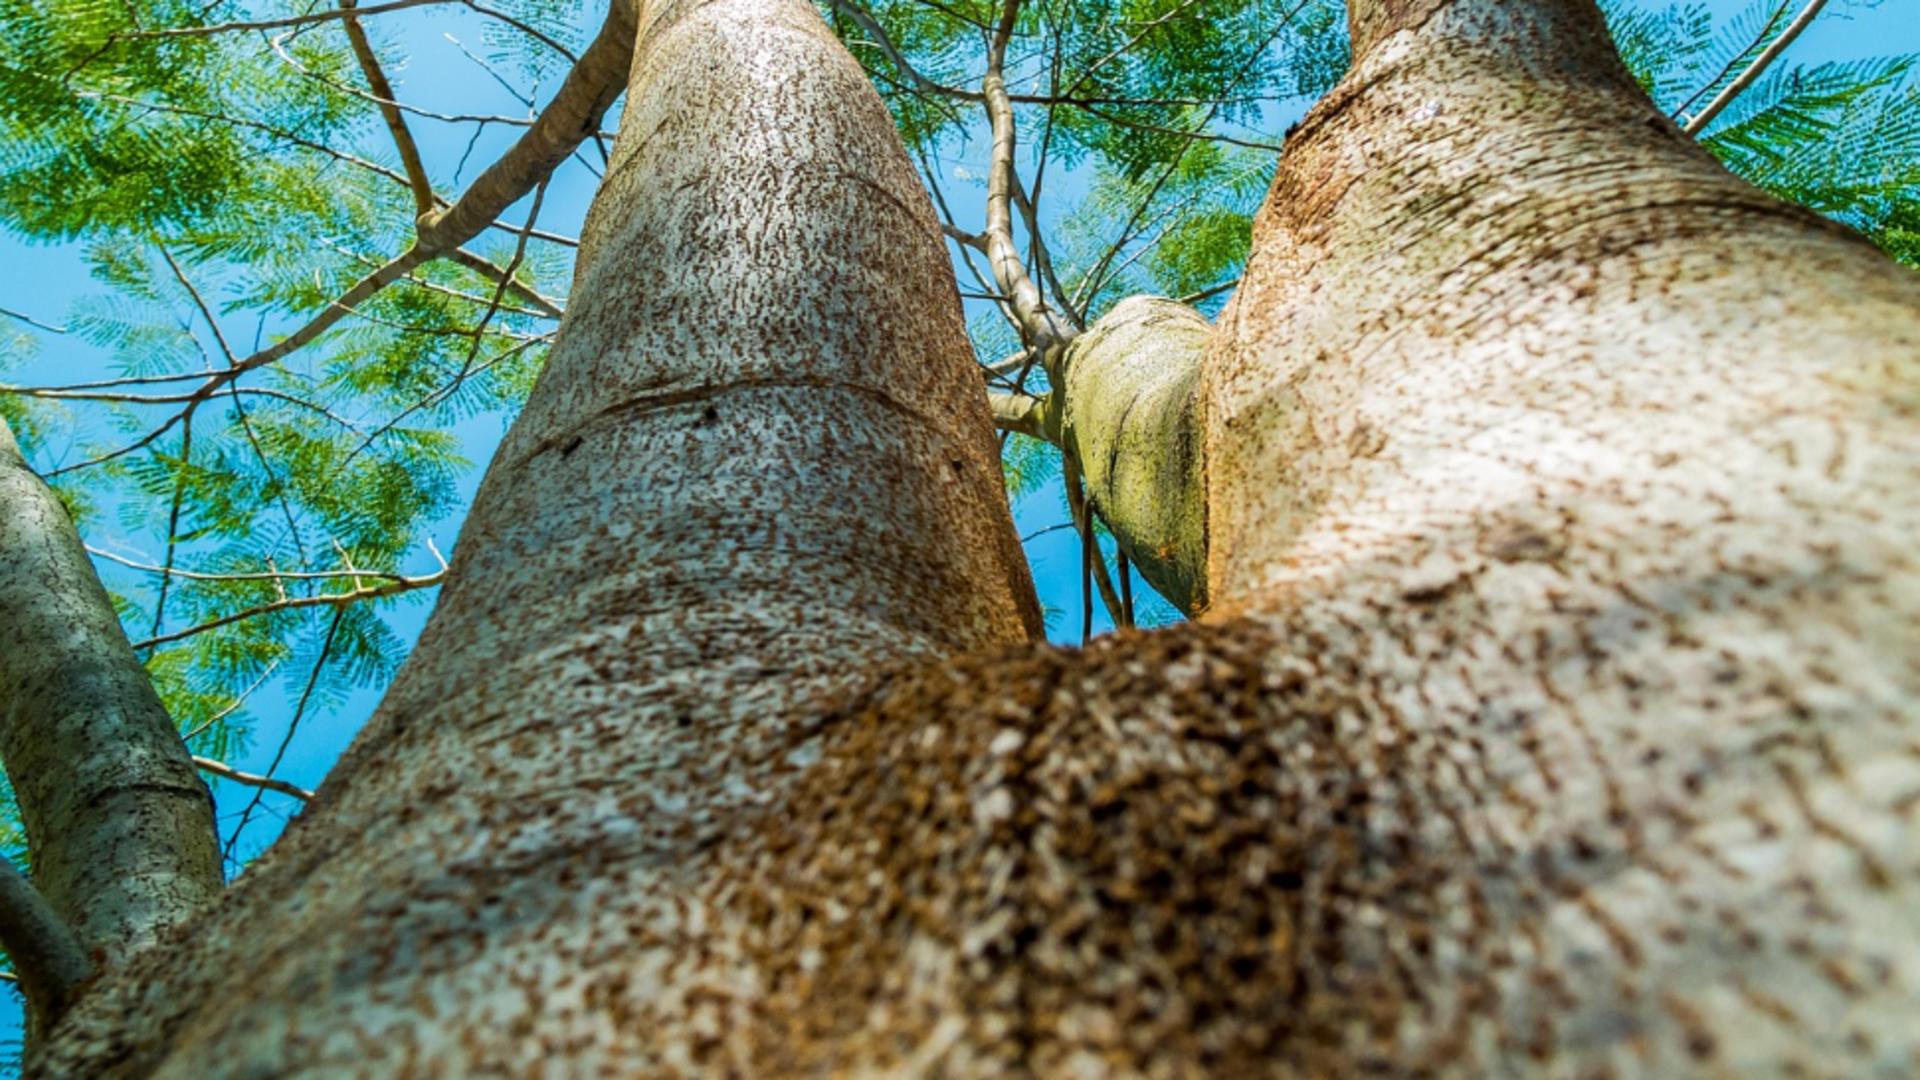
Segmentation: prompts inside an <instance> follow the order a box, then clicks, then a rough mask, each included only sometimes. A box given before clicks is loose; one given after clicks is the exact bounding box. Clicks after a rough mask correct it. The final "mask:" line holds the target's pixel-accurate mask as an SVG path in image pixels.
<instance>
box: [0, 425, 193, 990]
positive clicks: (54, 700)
mask: <svg viewBox="0 0 1920 1080" xmlns="http://www.w3.org/2000/svg"><path fill="white" fill-rule="evenodd" d="M0 759H4V762H5V767H6V771H7V776H8V778H9V779H10V780H11V781H12V782H13V787H14V793H15V795H16V796H17V798H18V800H19V805H20V817H21V821H22V823H23V824H24V825H25V826H26V831H27V840H28V843H29V844H30V845H31V846H32V850H33V853H34V869H35V876H36V879H37V882H38V884H39V886H40V889H41V892H42V893H43V894H44V895H45V897H46V899H47V901H48V903H49V904H51V905H52V907H53V910H54V911H55V912H56V913H57V914H58V915H59V916H60V918H61V919H62V920H63V921H64V922H65V923H66V924H67V925H68V926H70V927H72V928H73V931H74V934H75V936H76V937H77V938H78V939H79V941H80V943H81V946H82V947H83V948H84V949H86V950H87V951H88V952H89V953H90V954H91V953H93V952H95V951H102V952H104V953H105V954H106V955H107V956H108V957H109V958H110V959H111V958H117V957H119V956H122V955H124V954H126V953H127V952H129V951H131V950H133V949H135V948H138V947H139V946H141V945H142V944H144V943H146V942H148V941H151V940H152V939H153V938H154V937H155V936H156V935H158V934H159V933H160V932H161V931H162V930H163V929H165V928H167V927H169V926H173V925H176V924H178V923H179V922H181V921H183V920H184V919H185V918H186V917H187V916H189V915H191V914H192V913H193V912H195V911H197V910H199V909H200V908H201V907H202V906H203V905H205V904H206V903H207V902H208V901H209V900H210V899H212V898H213V897H214V896H215V895H216V894H217V893H218V892H219V891H220V887H221V878H220V864H219V861H218V857H217V851H216V849H215V847H214V834H213V805H212V801H211V800H210V799H209V798H208V797H207V789H206V785H205V784H203V783H202V782H201V780H200V778H199V776H197V775H196V774H195V772H194V769H193V763H192V762H191V761H190V760H188V757H187V749H186V746H185V745H184V744H183V743H181V741H180V736H179V734H178V733H177V732H176V730H175V729H174V725H173V721H172V720H171V718H169V717H168V716H167V712H166V709H165V708H164V707H163V706H162V705H161V703H160V698H159V695H157V694H156V693H154V689H153V685H152V683H151V682H149V681H148V678H147V672H146V669H145V668H143V667H142V666H141V664H140V662H139V660H137V659H136V658H135V657H134V654H133V649H132V648H131V647H130V646H129V645H128V644H127V638H126V634H125V633H124V632H123V631H122V630H121V627H120V619H119V617H118V615H116V614H115V612H114V609H113V605H112V603H111V602H110V601H109V600H108V599H107V593H106V590H105V589H103V588H102V587H101V585H100V579H99V577H98V576H96V575H95V573H94V570H93V564H92V563H91V562H89V561H88V559H87V554H86V550H85V549H84V548H83V547H82V546H81V543H80V537H79V535H78V534H77V533H76V532H75V531H74V527H73V523H72V521H71V520H69V519H68V517H67V513H66V509H65V507H63V506H62V505H61V503H60V501H59V499H58V498H56V497H55V495H54V493H53V492H52V491H51V490H50V489H49V488H48V487H47V486H46V484H45V483H43V482H42V481H41V480H40V478H39V477H38V476H36V475H34V473H33V471H32V470H31V469H30V468H28V466H27V463H26V460H25V459H24V458H23V457H21V455H20V451H19V448H18V446H16V445H15V443H14V441H13V436H12V434H11V433H10V432H9V431H8V430H7V427H6V425H5V424H4V423H0Z"/></svg>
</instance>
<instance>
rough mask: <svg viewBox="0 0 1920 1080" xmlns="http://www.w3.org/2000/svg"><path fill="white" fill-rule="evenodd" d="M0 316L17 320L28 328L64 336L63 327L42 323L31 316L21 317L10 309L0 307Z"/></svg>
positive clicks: (64, 328)
mask: <svg viewBox="0 0 1920 1080" xmlns="http://www.w3.org/2000/svg"><path fill="white" fill-rule="evenodd" d="M0 315H5V316H6V317H7V318H9V319H18V320H20V321H21V322H23V323H26V324H27V325H28V326H32V327H37V328H39V329H41V330H45V331H47V332H48V333H50V334H64V333H66V332H67V328H66V327H64V326H55V325H53V324H52V323H43V322H41V321H40V320H39V319H36V318H34V317H33V316H31V315H22V314H20V313H19V312H17V311H14V310H13V309H12V308H3V307H0Z"/></svg>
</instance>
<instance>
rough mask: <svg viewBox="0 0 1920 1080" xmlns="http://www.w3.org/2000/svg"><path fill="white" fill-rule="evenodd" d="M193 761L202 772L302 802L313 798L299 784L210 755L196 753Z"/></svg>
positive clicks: (311, 794)
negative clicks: (240, 766) (230, 763)
mask: <svg viewBox="0 0 1920 1080" xmlns="http://www.w3.org/2000/svg"><path fill="white" fill-rule="evenodd" d="M193 763H194V764H195V765H196V766H198V767H199V769H200V771H201V772H210V773H212V774H213V775H215V776H218V777H221V778H222V779H226V780H231V781H233V782H234V783H236V784H245V785H247V786H248V787H257V788H265V789H266V790H268V791H277V792H279V793H280V794H282V795H291V796H293V797H294V798H296V799H299V800H300V801H301V802H306V801H307V800H308V799H311V798H313V792H311V791H308V790H307V789H306V788H303V787H300V786H299V785H297V784H289V783H287V782H286V781H285V780H276V779H274V778H273V777H271V776H261V775H259V774H258V773H250V772H241V771H240V770H239V769H236V768H234V767H233V766H231V765H229V764H227V763H226V762H224V761H215V760H214V759H212V758H210V757H201V756H200V755H198V754H195V755H193Z"/></svg>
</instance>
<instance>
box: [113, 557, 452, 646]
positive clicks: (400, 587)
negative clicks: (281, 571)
mask: <svg viewBox="0 0 1920 1080" xmlns="http://www.w3.org/2000/svg"><path fill="white" fill-rule="evenodd" d="M363 573H364V572H363ZM367 576H372V575H367ZM446 576H447V575H446V571H444V570H436V571H434V572H433V573H431V574H425V575H422V576H420V577H403V578H400V579H398V580H395V581H389V582H387V583H386V584H384V585H369V586H366V587H365V588H359V589H350V590H348V591H347V592H338V593H321V594H319V595H317V596H289V597H285V598H283V599H280V600H273V601H269V602H267V603H265V604H256V605H254V606H253V607H250V608H243V609H241V610H239V611H234V612H229V613H228V614H225V615H222V616H220V617H219V618H217V619H209V620H208V621H206V622H203V623H199V624H197V625H194V626H189V627H187V628H186V629H184V630H175V631H173V632H172V633H169V634H160V635H157V636H155V637H150V638H148V639H146V640H145V641H140V642H135V643H134V646H133V647H134V648H135V649H150V648H152V647H154V646H155V645H165V644H167V643H168V642H172V641H179V640H181V639H183V638H189V637H193V636H194V635H195V634H204V633H206V632H207V631H209V630H218V629H219V628H220V627H222V626H229V625H232V624H233V623H237V622H240V621H241V620H243V619H251V618H254V617H256V616H259V615H267V614H271V613H272V612H275V611H290V610H292V609H294V608H307V607H336V608H347V607H350V606H352V605H354V604H357V603H360V602H361V601H363V600H377V599H379V598H381V597H385V596H398V595H400V594H401V593H405V592H412V591H413V590H415V589H426V588H431V587H433V586H435V585H438V584H440V583H441V582H442V581H443V580H445V579H446Z"/></svg>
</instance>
